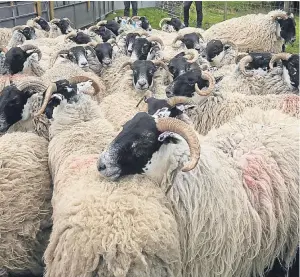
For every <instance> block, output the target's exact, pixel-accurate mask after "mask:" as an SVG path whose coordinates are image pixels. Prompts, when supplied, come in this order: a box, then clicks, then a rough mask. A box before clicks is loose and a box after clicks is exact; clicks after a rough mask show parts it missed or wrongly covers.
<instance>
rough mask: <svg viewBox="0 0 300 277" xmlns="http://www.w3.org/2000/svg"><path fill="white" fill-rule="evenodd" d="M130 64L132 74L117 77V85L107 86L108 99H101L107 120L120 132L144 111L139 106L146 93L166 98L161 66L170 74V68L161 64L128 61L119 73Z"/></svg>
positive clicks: (142, 107) (160, 62)
mask: <svg viewBox="0 0 300 277" xmlns="http://www.w3.org/2000/svg"><path fill="white" fill-rule="evenodd" d="M128 65H130V67H131V70H133V73H131V71H129V72H126V75H125V76H124V73H121V74H120V73H119V74H118V75H116V76H114V82H112V83H111V86H108V85H107V94H108V96H106V97H105V98H104V99H102V101H101V103H100V108H101V110H102V112H103V114H104V116H105V118H107V119H108V120H109V122H111V123H112V124H113V126H114V127H115V128H116V129H119V128H120V127H121V125H122V124H123V123H124V122H126V121H127V120H128V119H129V118H131V117H132V116H133V115H134V114H135V113H136V112H137V111H140V110H145V105H141V106H139V107H137V104H138V103H139V100H140V99H141V97H143V96H144V94H150V95H152V94H155V96H156V97H158V98H161V97H163V98H164V89H165V86H164V84H163V82H164V81H163V76H164V75H162V74H160V71H159V67H162V69H164V70H166V71H168V68H167V66H166V65H165V64H164V63H163V62H162V61H154V62H152V61H139V60H138V61H135V62H134V63H132V62H130V61H127V62H125V63H124V64H123V65H122V66H121V69H120V70H119V71H121V70H122V69H123V68H125V67H126V66H128ZM169 78H171V76H169ZM132 83H133V84H132ZM112 107H113V108H112ZM118 110H119V111H120V112H118ZM120 114H122V116H120Z"/></svg>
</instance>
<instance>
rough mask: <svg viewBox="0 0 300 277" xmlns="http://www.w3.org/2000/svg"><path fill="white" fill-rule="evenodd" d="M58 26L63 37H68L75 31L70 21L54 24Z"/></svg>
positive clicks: (64, 20)
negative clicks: (67, 35)
mask: <svg viewBox="0 0 300 277" xmlns="http://www.w3.org/2000/svg"><path fill="white" fill-rule="evenodd" d="M54 24H55V25H57V26H58V27H59V29H60V31H61V33H62V34H63V35H66V34H68V33H70V32H72V31H73V29H72V27H71V24H70V21H69V20H67V19H64V18H63V19H61V20H60V21H59V22H58V23H54Z"/></svg>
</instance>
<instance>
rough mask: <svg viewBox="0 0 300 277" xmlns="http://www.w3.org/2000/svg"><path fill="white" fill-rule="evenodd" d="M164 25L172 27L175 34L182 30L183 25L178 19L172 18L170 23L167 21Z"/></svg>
mask: <svg viewBox="0 0 300 277" xmlns="http://www.w3.org/2000/svg"><path fill="white" fill-rule="evenodd" d="M166 23H167V24H169V25H171V26H173V27H174V29H175V30H176V31H177V32H178V31H179V30H180V29H182V28H183V24H182V22H181V21H180V19H178V18H172V19H171V20H170V21H167V22H166Z"/></svg>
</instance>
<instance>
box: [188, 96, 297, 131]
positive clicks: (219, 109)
mask: <svg viewBox="0 0 300 277" xmlns="http://www.w3.org/2000/svg"><path fill="white" fill-rule="evenodd" d="M256 106H257V107H260V108H261V109H263V110H271V109H278V110H281V111H282V112H284V113H287V114H289V115H290V116H294V117H297V118H299V113H300V102H299V96H297V95H294V94H286V95H284V94H282V95H273V94H268V95H264V96H261V95H249V96H245V95H242V94H239V93H227V94H226V93H223V94H221V95H213V96H209V97H207V98H206V99H204V100H203V101H202V102H200V103H199V104H198V105H197V106H196V108H195V109H194V110H192V111H189V112H188V114H189V116H190V118H191V120H192V121H193V123H194V127H195V129H196V130H197V132H199V134H202V135H206V134H207V133H208V131H210V130H211V129H212V128H219V127H220V126H222V125H223V124H225V123H226V122H228V121H229V120H231V119H233V118H234V117H236V116H237V115H239V114H242V113H243V112H244V111H245V109H246V108H247V107H253V108H254V107H256Z"/></svg>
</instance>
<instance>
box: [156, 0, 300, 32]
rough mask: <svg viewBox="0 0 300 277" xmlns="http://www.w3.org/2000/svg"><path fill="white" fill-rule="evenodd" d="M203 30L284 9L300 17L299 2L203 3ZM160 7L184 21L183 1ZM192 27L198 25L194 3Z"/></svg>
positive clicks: (163, 4) (171, 2) (171, 15)
mask: <svg viewBox="0 0 300 277" xmlns="http://www.w3.org/2000/svg"><path fill="white" fill-rule="evenodd" d="M202 5H203V7H202V10H203V28H205V29H207V28H209V27H210V26H211V25H213V24H215V23H217V22H220V21H223V20H226V19H230V18H232V17H238V16H242V15H246V14H251V13H268V12H269V11H271V10H275V9H284V10H285V11H287V12H293V13H294V14H296V15H298V16H299V1H223V2H221V1H202ZM158 7H159V8H161V9H162V10H164V11H165V12H166V13H168V15H169V16H170V17H178V18H180V19H181V20H183V1H161V2H160V3H158ZM189 25H190V26H195V25H196V7H195V4H194V3H193V4H192V6H191V8H190V20H189Z"/></svg>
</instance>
